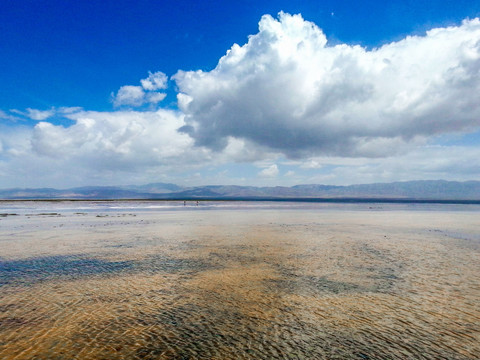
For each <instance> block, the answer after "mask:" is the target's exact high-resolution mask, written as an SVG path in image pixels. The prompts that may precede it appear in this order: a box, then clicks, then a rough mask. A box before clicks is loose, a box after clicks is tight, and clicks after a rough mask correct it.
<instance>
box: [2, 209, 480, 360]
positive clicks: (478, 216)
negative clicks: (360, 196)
mask: <svg viewBox="0 0 480 360" xmlns="http://www.w3.org/2000/svg"><path fill="white" fill-rule="evenodd" d="M479 254H480V206H479V205H454V204H408V203H404V204H385V203H348V204H338V203H335V204H331V203H291V202H286V203H283V202H282V203H272V202H227V201H225V202H204V201H201V202H199V204H198V205H197V204H196V202H195V201H189V202H187V203H186V204H185V205H184V203H183V201H179V202H174V201H107V202H101V201H100V202H99V201H53V202H44V201H38V202H35V201H25V202H23V201H18V202H17V201H15V202H8V201H5V202H2V203H0V358H1V359H346V358H348V359H475V358H478V354H480V256H479Z"/></svg>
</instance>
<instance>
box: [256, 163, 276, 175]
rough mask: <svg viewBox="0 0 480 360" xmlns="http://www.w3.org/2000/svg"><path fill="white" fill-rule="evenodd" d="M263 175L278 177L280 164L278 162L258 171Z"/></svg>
mask: <svg viewBox="0 0 480 360" xmlns="http://www.w3.org/2000/svg"><path fill="white" fill-rule="evenodd" d="M258 175H259V176H261V177H270V178H271V177H276V176H277V175H278V166H277V165H276V164H273V165H270V166H269V167H267V168H265V169H263V170H262V171H260V172H259V173H258Z"/></svg>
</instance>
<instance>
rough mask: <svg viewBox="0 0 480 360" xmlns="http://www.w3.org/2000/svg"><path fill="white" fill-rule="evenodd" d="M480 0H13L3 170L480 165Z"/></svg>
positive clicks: (43, 176)
mask: <svg viewBox="0 0 480 360" xmlns="http://www.w3.org/2000/svg"><path fill="white" fill-rule="evenodd" d="M479 17H480V1H477V0H473V1H472V0H469V1H466V0H456V1H453V0H452V1H451V0H443V1H441V0H440V1H433V0H430V1H421V0H417V1H409V0H403V1H399V0H393V1H373V0H371V1H362V2H358V1H346V0H340V1H333V0H331V1H329V0H327V1H310V0H308V1H298V0H297V1H295V0H290V1H262V2H259V1H250V0H245V1H186V0H177V1H173V0H164V1H153V0H136V1H127V0H117V1H109V0H105V1H98V2H94V1H75V2H73V1H72V2H69V1H57V0H43V1H42V0H29V1H27V0H3V1H2V2H1V3H0V188H13V187H20V188H25V187H56V188H68V187H77V186H87V185H127V184H146V183H153V182H172V183H176V184H179V185H184V186H196V185H209V184H212V185H213V184H235V185H257V186H291V185H296V184H312V183H316V184H332V185H348V184H358V183H374V182H391V181H408V180H433V179H444V180H456V181H468V180H480V160H479V159H480V96H479V94H480V20H479Z"/></svg>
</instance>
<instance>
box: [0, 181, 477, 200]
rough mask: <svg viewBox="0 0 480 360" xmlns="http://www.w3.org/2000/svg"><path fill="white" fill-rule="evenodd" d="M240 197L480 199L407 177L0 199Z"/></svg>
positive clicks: (44, 192)
mask: <svg viewBox="0 0 480 360" xmlns="http://www.w3.org/2000/svg"><path fill="white" fill-rule="evenodd" d="M191 198H193V199H195V198H205V199H222V198H228V199H233V198H237V199H241V198H244V199H245V198H247V199H248V198H251V199H255V198H262V199H269V198H368V199H370V198H391V199H427V200H428V199H438V200H480V181H466V182H457V181H444V180H426V181H407V182H393V183H377V184H362V185H350V186H332V185H317V184H310V185H296V186H291V187H285V186H275V187H255V186H236V185H211V186H197V187H188V188H187V187H181V186H178V185H175V184H167V183H152V184H146V185H127V186H86V187H78V188H71V189H63V190H59V189H52V188H40V189H3V190H0V199H191Z"/></svg>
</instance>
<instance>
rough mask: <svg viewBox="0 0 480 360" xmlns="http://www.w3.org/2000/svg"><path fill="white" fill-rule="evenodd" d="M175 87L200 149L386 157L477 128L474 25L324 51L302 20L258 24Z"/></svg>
mask: <svg viewBox="0 0 480 360" xmlns="http://www.w3.org/2000/svg"><path fill="white" fill-rule="evenodd" d="M173 78H174V80H175V81H176V83H177V85H178V88H179V91H180V93H179V95H178V100H179V108H180V109H181V110H182V111H183V112H184V113H185V122H186V125H185V126H184V127H182V128H181V131H183V132H185V133H188V134H189V135H190V136H191V137H192V138H193V139H195V143H196V145H198V146H205V147H208V148H211V149H214V150H221V149H223V148H224V147H225V146H226V145H227V143H228V141H227V140H228V139H229V138H231V137H233V138H238V139H245V140H247V141H250V142H251V143H253V144H256V145H260V146H263V147H266V148H270V149H272V150H274V151H279V152H281V153H283V154H285V155H286V156H288V157H291V158H300V157H308V156H311V155H315V154H321V155H334V156H350V157H352V156H353V157H356V156H367V157H382V156H388V155H392V154H395V153H399V152H403V151H405V148H406V146H410V145H412V144H413V145H418V144H419V143H422V142H425V141H426V139H428V138H429V137H432V136H435V135H438V134H443V133H451V132H469V131H473V130H475V129H478V128H479V127H480V101H479V97H478V94H480V21H479V20H478V19H474V20H465V21H464V22H463V23H462V24H461V25H460V26H456V27H448V28H438V29H433V30H430V31H428V32H427V34H426V35H425V36H411V37H407V38H406V39H404V40H402V41H399V42H395V43H390V44H387V45H384V46H382V47H380V48H377V49H373V50H367V49H365V48H362V47H360V46H351V45H345V44H341V45H335V46H329V45H328V43H327V39H326V37H325V35H324V34H323V32H322V31H321V30H320V29H319V28H318V27H317V26H316V25H315V24H313V23H311V22H308V21H305V20H304V19H303V18H302V17H301V16H300V15H293V16H292V15H289V14H284V13H280V14H279V18H278V20H277V19H274V18H272V17H271V16H269V15H265V16H263V17H262V19H261V21H260V23H259V32H258V34H256V35H253V36H250V37H249V40H248V43H247V44H245V45H243V46H238V45H236V44H235V45H234V46H233V47H232V48H231V49H230V50H229V51H228V52H227V54H226V55H225V56H224V57H222V58H221V59H220V61H219V63H218V65H217V67H216V68H215V69H214V70H212V71H209V72H204V71H187V72H185V71H179V72H178V73H177V74H176V75H175V76H174V77H173Z"/></svg>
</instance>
